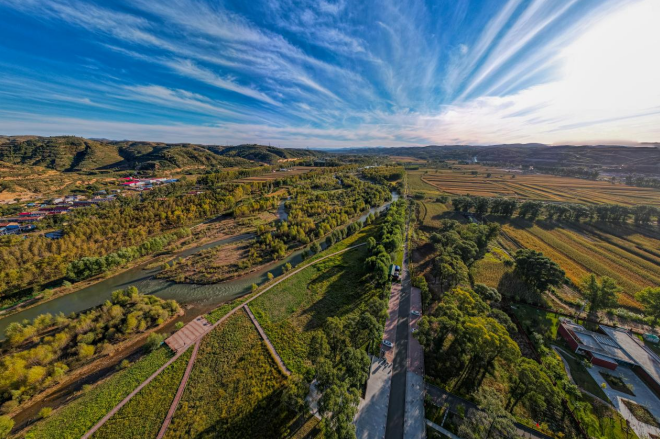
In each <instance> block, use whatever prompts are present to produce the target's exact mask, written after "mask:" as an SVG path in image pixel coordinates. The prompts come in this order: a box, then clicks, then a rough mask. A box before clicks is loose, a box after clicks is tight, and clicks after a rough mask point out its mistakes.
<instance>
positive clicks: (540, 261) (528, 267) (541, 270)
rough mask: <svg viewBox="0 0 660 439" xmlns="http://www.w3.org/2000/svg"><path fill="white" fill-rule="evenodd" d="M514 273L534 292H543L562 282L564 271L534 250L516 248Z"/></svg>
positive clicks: (564, 275)
mask: <svg viewBox="0 0 660 439" xmlns="http://www.w3.org/2000/svg"><path fill="white" fill-rule="evenodd" d="M514 259H515V262H516V268H515V271H516V273H517V274H518V275H519V276H520V278H521V279H522V280H523V281H525V283H526V284H527V286H529V287H530V289H532V290H533V291H535V292H538V293H543V292H545V291H546V290H547V289H548V288H549V287H551V286H559V285H561V284H562V282H564V278H565V277H566V273H565V272H564V270H562V269H561V268H560V267H559V265H557V263H556V262H554V261H553V260H552V259H550V258H548V257H546V256H545V255H543V253H541V252H538V251H536V250H530V249H524V250H518V251H517V252H516V254H515V258H514Z"/></svg>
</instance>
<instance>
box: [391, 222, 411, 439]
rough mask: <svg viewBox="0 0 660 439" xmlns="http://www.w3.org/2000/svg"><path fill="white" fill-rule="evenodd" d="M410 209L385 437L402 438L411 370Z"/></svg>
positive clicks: (404, 248)
mask: <svg viewBox="0 0 660 439" xmlns="http://www.w3.org/2000/svg"><path fill="white" fill-rule="evenodd" d="M409 228H410V213H408V218H407V220H406V240H405V242H404V247H403V264H402V265H401V275H402V277H401V293H400V298H399V320H398V322H397V325H396V341H395V343H394V348H393V349H394V361H393V362H392V369H393V371H392V385H391V389H390V403H389V406H388V410H387V426H386V429H385V439H402V438H403V432H404V428H403V427H404V420H405V413H406V374H407V371H408V330H409V326H410V322H409V319H410V289H411V281H410V273H409V272H408V229H409Z"/></svg>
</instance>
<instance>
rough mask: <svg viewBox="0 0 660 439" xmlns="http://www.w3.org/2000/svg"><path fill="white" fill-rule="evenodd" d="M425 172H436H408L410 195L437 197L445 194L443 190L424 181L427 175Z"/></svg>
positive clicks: (427, 170) (429, 171)
mask: <svg viewBox="0 0 660 439" xmlns="http://www.w3.org/2000/svg"><path fill="white" fill-rule="evenodd" d="M425 172H428V173H429V174H430V173H432V172H435V171H434V170H430V169H420V170H414V171H413V170H411V171H406V175H407V176H408V190H409V191H410V193H413V194H415V193H421V194H424V195H425V196H429V197H437V196H438V195H441V194H442V193H443V191H442V190H440V189H438V188H437V187H435V186H434V185H432V184H429V183H427V182H426V181H424V180H422V178H423V177H424V176H425V175H426V174H424V173H425Z"/></svg>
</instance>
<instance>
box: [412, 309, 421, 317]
mask: <svg viewBox="0 0 660 439" xmlns="http://www.w3.org/2000/svg"><path fill="white" fill-rule="evenodd" d="M410 314H412V315H414V316H421V315H422V313H421V312H419V311H417V310H413V311H410Z"/></svg>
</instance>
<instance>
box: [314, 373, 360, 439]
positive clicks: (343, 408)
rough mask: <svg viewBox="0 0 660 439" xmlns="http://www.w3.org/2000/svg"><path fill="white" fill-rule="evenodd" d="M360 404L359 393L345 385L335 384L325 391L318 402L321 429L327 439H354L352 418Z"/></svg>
mask: <svg viewBox="0 0 660 439" xmlns="http://www.w3.org/2000/svg"><path fill="white" fill-rule="evenodd" d="M359 403H360V393H359V391H358V390H357V389H355V388H349V387H348V385H347V384H346V383H337V384H335V385H333V386H331V387H330V388H329V389H328V390H326V391H325V393H324V394H323V396H322V397H321V399H320V400H319V413H320V414H321V416H323V421H322V428H323V433H324V437H326V438H328V439H355V425H354V424H353V418H355V415H356V413H357V406H358V404H359Z"/></svg>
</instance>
